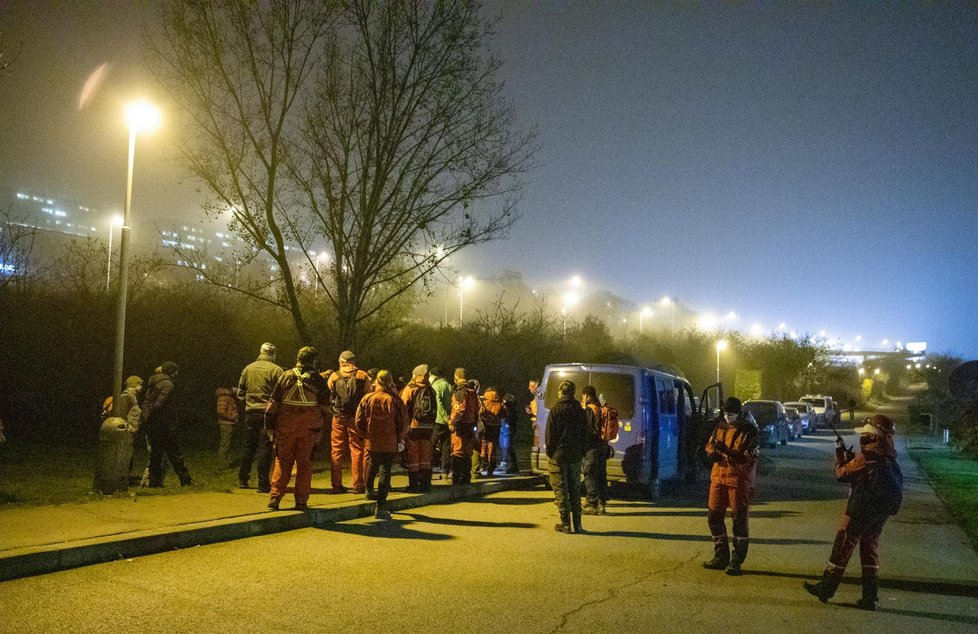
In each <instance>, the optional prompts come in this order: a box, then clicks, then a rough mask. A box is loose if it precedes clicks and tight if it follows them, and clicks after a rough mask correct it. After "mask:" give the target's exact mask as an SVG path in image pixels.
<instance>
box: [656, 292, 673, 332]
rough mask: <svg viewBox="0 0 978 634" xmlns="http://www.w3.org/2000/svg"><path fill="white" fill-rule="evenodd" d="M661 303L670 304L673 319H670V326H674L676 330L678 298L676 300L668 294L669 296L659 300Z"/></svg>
mask: <svg viewBox="0 0 978 634" xmlns="http://www.w3.org/2000/svg"><path fill="white" fill-rule="evenodd" d="M659 303H660V304H662V305H663V306H669V308H670V309H671V315H672V317H671V319H670V321H669V326H670V328H672V329H673V330H675V329H676V300H674V299H673V298H671V297H669V296H668V295H667V296H665V297H663V298H662V299H661V300H660V301H659Z"/></svg>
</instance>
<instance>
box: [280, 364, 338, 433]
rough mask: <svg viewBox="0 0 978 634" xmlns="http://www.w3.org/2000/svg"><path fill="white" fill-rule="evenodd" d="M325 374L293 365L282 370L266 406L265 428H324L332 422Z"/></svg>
mask: <svg viewBox="0 0 978 634" xmlns="http://www.w3.org/2000/svg"><path fill="white" fill-rule="evenodd" d="M327 395H328V391H327V390H326V382H325V381H323V377H321V376H319V375H318V374H317V373H316V372H314V371H312V370H309V371H306V372H303V371H302V369H301V368H292V369H291V370H287V371H286V372H283V373H282V376H281V377H279V380H278V382H277V383H276V384H275V387H274V388H273V389H272V395H271V396H270V397H269V401H268V407H267V408H266V409H265V428H266V429H271V430H274V429H276V428H282V427H288V428H290V429H313V430H321V429H322V428H323V425H324V424H325V423H326V422H327V421H329V419H330V418H329V416H330V405H329V400H328V396H327Z"/></svg>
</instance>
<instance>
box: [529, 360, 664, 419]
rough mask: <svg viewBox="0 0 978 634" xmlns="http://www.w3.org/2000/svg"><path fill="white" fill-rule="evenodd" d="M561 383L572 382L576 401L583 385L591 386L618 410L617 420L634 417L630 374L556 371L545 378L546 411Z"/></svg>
mask: <svg viewBox="0 0 978 634" xmlns="http://www.w3.org/2000/svg"><path fill="white" fill-rule="evenodd" d="M561 381H573V382H574V385H575V386H576V387H577V391H576V392H575V395H576V397H577V398H578V399H580V398H581V390H582V389H584V386H585V385H593V386H594V389H595V390H596V391H597V393H598V394H604V397H605V399H606V400H607V402H608V405H610V406H611V407H614V408H615V409H616V410H618V418H622V419H627V418H632V417H633V416H634V415H635V379H634V377H633V376H632V375H631V374H621V373H618V372H583V371H581V370H558V371H556V372H554V373H552V374H551V375H550V376H549V377H548V378H547V392H546V394H544V397H543V399H544V404H545V405H546V406H547V409H552V408H553V406H554V405H555V404H556V403H557V386H559V385H560V382H561ZM673 410H674V411H675V404H674V405H673Z"/></svg>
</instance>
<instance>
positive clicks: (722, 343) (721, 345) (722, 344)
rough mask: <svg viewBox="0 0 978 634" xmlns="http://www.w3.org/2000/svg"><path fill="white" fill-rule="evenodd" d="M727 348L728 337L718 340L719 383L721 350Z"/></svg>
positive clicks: (718, 379) (718, 377) (718, 380)
mask: <svg viewBox="0 0 978 634" xmlns="http://www.w3.org/2000/svg"><path fill="white" fill-rule="evenodd" d="M726 349H727V341H726V339H721V340H720V341H718V342H717V383H719V382H720V352H722V351H723V350H726Z"/></svg>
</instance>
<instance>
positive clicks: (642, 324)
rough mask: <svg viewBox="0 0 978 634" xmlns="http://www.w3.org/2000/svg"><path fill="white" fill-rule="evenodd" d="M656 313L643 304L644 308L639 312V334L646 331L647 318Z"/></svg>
mask: <svg viewBox="0 0 978 634" xmlns="http://www.w3.org/2000/svg"><path fill="white" fill-rule="evenodd" d="M653 315H655V313H654V312H652V309H651V308H649V307H648V306H642V310H640V311H639V312H638V334H642V333H643V332H644V331H645V318H646V317H652V316H653Z"/></svg>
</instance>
